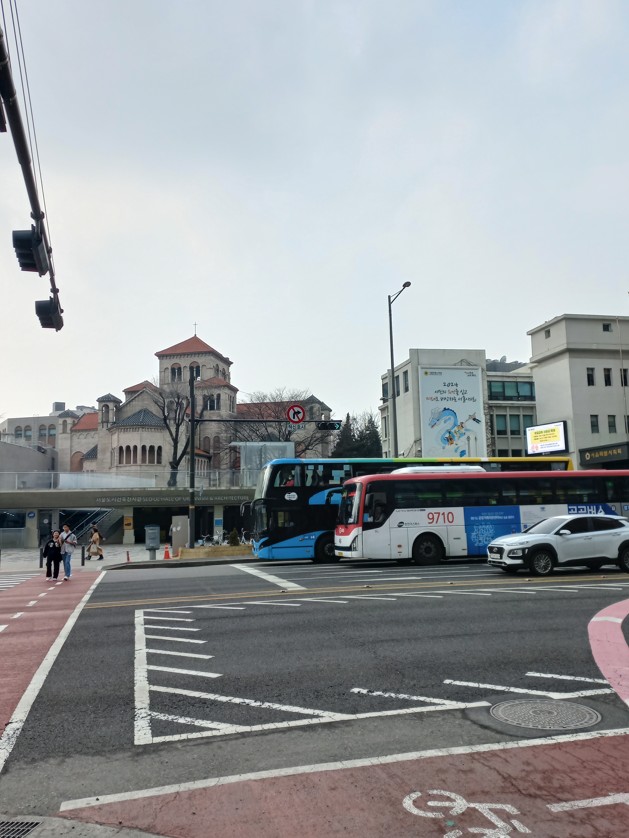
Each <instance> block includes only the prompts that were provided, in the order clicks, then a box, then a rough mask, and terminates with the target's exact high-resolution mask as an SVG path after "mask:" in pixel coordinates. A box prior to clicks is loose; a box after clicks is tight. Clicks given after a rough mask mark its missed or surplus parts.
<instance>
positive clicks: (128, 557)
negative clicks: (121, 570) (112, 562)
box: [127, 550, 131, 562]
mask: <svg viewBox="0 0 629 838" xmlns="http://www.w3.org/2000/svg"><path fill="white" fill-rule="evenodd" d="M127 561H128V562H130V561H131V556H130V555H129V551H128V550H127Z"/></svg>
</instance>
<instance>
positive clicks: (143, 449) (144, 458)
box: [140, 445, 148, 465]
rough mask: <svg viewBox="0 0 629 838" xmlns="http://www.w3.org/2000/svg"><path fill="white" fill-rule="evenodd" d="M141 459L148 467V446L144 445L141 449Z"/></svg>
mask: <svg viewBox="0 0 629 838" xmlns="http://www.w3.org/2000/svg"><path fill="white" fill-rule="evenodd" d="M140 457H141V459H142V463H144V465H146V463H147V462H148V461H147V458H146V445H143V446H142V448H141V449H140Z"/></svg>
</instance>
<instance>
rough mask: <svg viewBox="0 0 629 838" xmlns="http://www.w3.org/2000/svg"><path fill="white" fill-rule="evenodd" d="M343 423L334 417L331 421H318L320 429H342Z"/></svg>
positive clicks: (318, 428)
mask: <svg viewBox="0 0 629 838" xmlns="http://www.w3.org/2000/svg"><path fill="white" fill-rule="evenodd" d="M342 424H343V423H342V422H340V421H338V420H335V419H333V420H332V421H331V422H317V430H318V431H340V430H341V425H342Z"/></svg>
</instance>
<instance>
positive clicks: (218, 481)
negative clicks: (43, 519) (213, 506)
mask: <svg viewBox="0 0 629 838" xmlns="http://www.w3.org/2000/svg"><path fill="white" fill-rule="evenodd" d="M259 474H260V470H259V469H238V470H236V469H222V470H218V469H216V470H214V471H209V472H207V473H205V474H200V475H199V474H197V475H196V476H195V488H196V490H197V491H203V490H204V489H245V488H247V489H251V488H254V487H255V485H256V483H257V482H258V475H259ZM169 479H170V472H169V471H164V472H161V473H156V474H152V475H147V474H146V472H143V473H142V474H111V473H98V472H91V471H76V472H74V471H73V472H62V471H21V472H13V471H3V472H0V494H1V493H2V492H20V491H47V490H49V489H66V490H76V489H154V488H155V489H160V488H161V489H167V488H177V489H187V488H188V485H189V484H188V479H189V475H188V473H187V472H184V471H179V472H177V482H176V486H175V487H171V486H169Z"/></svg>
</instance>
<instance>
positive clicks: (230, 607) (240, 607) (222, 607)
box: [190, 605, 245, 611]
mask: <svg viewBox="0 0 629 838" xmlns="http://www.w3.org/2000/svg"><path fill="white" fill-rule="evenodd" d="M190 607H191V608H218V609H219V610H223V611H244V610H245V606H244V605H191V606H190Z"/></svg>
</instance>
